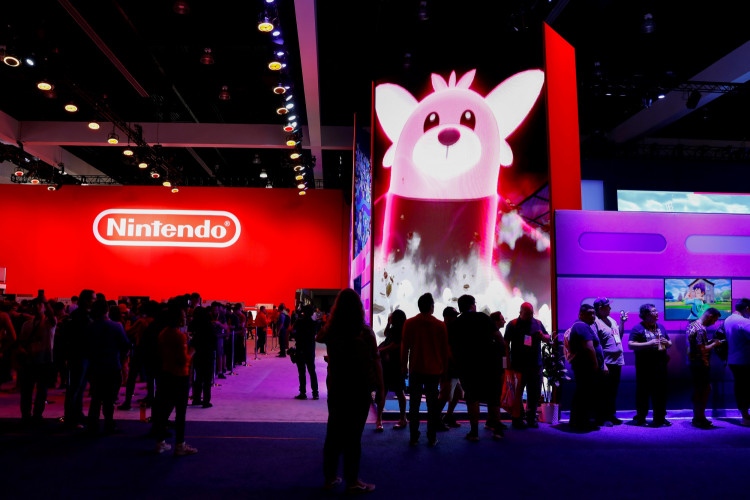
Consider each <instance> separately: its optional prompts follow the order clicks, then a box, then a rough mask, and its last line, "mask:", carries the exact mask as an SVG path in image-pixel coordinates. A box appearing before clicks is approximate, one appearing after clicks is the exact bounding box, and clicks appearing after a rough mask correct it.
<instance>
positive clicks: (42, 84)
mask: <svg viewBox="0 0 750 500" xmlns="http://www.w3.org/2000/svg"><path fill="white" fill-rule="evenodd" d="M36 88H38V89H39V90H43V91H45V92H47V91H48V90H52V89H53V88H55V87H54V85H52V84H51V83H49V82H48V81H47V80H42V81H41V82H39V83H37V84H36Z"/></svg>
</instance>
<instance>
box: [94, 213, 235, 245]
mask: <svg viewBox="0 0 750 500" xmlns="http://www.w3.org/2000/svg"><path fill="white" fill-rule="evenodd" d="M111 214H139V215H142V214H149V215H151V214H153V215H219V216H222V217H227V218H229V219H231V220H232V222H234V224H235V226H236V228H237V231H236V232H235V234H234V237H233V238H232V239H231V240H229V241H225V242H223V243H211V242H187V241H112V240H107V239H105V238H104V237H103V236H102V235H101V234H99V221H101V220H102V219H103V218H104V217H106V216H107V215H111ZM241 232H242V226H241V225H240V221H239V219H237V217H236V216H235V215H234V214H233V213H230V212H225V211H220V210H146V209H139V208H134V209H125V208H111V209H109V210H105V211H103V212H101V213H100V214H99V215H97V216H96V219H94V237H96V239H97V240H99V243H102V244H103V245H108V246H127V247H197V248H226V247H230V246H232V245H234V244H235V243H236V242H237V240H238V239H239V238H240V233H241Z"/></svg>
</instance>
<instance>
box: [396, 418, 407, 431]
mask: <svg viewBox="0 0 750 500" xmlns="http://www.w3.org/2000/svg"><path fill="white" fill-rule="evenodd" d="M406 425H407V424H406V420H403V421H399V422H397V423H396V424H394V425H393V428H394V429H396V430H401V429H406Z"/></svg>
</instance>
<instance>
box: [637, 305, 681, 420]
mask: <svg viewBox="0 0 750 500" xmlns="http://www.w3.org/2000/svg"><path fill="white" fill-rule="evenodd" d="M639 316H640V318H641V322H640V323H639V324H637V325H635V326H634V327H633V329H632V330H631V331H630V337H629V339H628V347H630V349H632V350H633V351H635V407H636V415H635V417H634V418H633V425H641V426H643V425H646V415H648V403H649V400H651V405H652V406H653V417H654V418H653V421H652V422H651V426H652V427H669V426H671V425H672V423H671V422H670V421H669V420H667V418H666V417H667V363H668V362H669V357H668V356H667V350H668V349H669V347H671V346H672V341H671V340H670V339H669V334H668V333H667V330H666V328H664V325H662V324H660V323H657V320H658V319H659V312H658V311H657V310H656V306H654V305H653V304H643V305H642V306H641V307H640V313H639Z"/></svg>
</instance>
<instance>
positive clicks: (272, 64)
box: [268, 61, 281, 71]
mask: <svg viewBox="0 0 750 500" xmlns="http://www.w3.org/2000/svg"><path fill="white" fill-rule="evenodd" d="M268 69H270V70H271V71H279V70H280V69H281V63H280V62H279V61H271V62H270V63H268Z"/></svg>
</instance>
